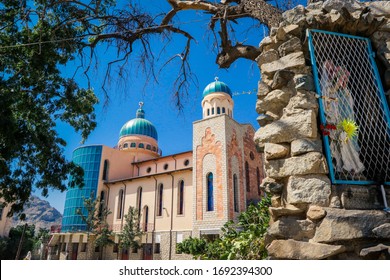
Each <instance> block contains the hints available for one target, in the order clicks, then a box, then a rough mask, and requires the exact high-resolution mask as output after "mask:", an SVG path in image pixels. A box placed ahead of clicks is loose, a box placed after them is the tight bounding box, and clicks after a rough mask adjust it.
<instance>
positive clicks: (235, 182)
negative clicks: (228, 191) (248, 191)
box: [233, 174, 239, 212]
mask: <svg viewBox="0 0 390 280" xmlns="http://www.w3.org/2000/svg"><path fill="white" fill-rule="evenodd" d="M233 203H234V212H239V207H238V180H237V175H236V174H234V175H233Z"/></svg>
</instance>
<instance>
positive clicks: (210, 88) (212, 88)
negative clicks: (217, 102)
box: [203, 80, 232, 97]
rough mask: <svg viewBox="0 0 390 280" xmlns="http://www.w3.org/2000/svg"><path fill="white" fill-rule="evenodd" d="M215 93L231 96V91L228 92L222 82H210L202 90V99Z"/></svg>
mask: <svg viewBox="0 0 390 280" xmlns="http://www.w3.org/2000/svg"><path fill="white" fill-rule="evenodd" d="M215 92H224V93H227V94H229V95H230V97H231V96H232V91H231V90H230V88H229V87H228V85H227V84H225V83H224V82H220V81H218V80H216V81H215V82H212V83H210V84H208V85H207V87H205V89H204V90H203V97H205V96H206V95H209V94H212V93H215Z"/></svg>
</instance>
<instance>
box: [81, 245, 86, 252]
mask: <svg viewBox="0 0 390 280" xmlns="http://www.w3.org/2000/svg"><path fill="white" fill-rule="evenodd" d="M80 251H81V252H83V253H84V252H87V243H81V249H80Z"/></svg>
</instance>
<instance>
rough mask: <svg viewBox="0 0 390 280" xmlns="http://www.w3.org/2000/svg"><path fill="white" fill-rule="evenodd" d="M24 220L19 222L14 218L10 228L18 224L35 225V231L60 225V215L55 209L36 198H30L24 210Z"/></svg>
mask: <svg viewBox="0 0 390 280" xmlns="http://www.w3.org/2000/svg"><path fill="white" fill-rule="evenodd" d="M24 213H25V214H26V220H25V221H20V220H19V219H18V218H17V217H16V216H14V217H13V219H12V227H15V226H17V225H20V224H25V223H28V224H35V229H36V230H38V229H39V228H46V229H50V226H52V225H60V224H61V221H62V215H61V213H60V212H58V210H57V209H55V208H54V207H52V206H51V205H50V203H49V202H47V201H46V200H42V199H40V198H38V197H37V196H31V198H30V202H29V203H28V204H27V205H26V208H25V210H24Z"/></svg>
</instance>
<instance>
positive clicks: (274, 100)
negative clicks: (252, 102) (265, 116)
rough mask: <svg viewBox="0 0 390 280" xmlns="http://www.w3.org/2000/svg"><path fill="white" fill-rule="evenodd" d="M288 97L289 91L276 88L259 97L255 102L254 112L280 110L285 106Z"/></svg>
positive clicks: (276, 111) (275, 111)
mask: <svg viewBox="0 0 390 280" xmlns="http://www.w3.org/2000/svg"><path fill="white" fill-rule="evenodd" d="M289 99H290V93H289V92H287V91H283V90H280V89H276V90H273V91H271V92H270V93H268V94H267V95H266V96H265V97H264V98H260V99H258V100H257V102H256V112H257V113H258V114H262V113H265V112H267V111H271V112H274V113H278V112H280V111H281V110H282V109H283V107H285V106H286V105H287V103H288V101H289Z"/></svg>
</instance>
